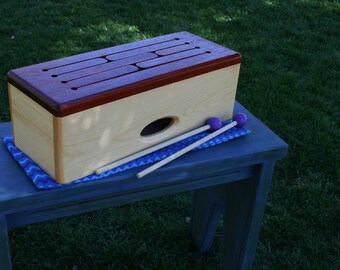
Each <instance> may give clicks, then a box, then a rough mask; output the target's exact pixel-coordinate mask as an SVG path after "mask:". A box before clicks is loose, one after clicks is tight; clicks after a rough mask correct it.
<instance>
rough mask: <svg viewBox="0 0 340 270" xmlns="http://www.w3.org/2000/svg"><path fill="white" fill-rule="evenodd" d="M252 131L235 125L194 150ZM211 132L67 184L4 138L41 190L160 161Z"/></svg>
mask: <svg viewBox="0 0 340 270" xmlns="http://www.w3.org/2000/svg"><path fill="white" fill-rule="evenodd" d="M230 122H231V121H230V120H228V121H225V122H224V123H223V124H224V125H227V124H228V123H230ZM249 133H250V130H247V129H245V128H237V127H234V128H232V129H229V130H228V131H226V132H224V133H222V134H220V135H219V136H217V137H215V138H213V139H211V140H209V141H207V142H206V143H203V144H201V145H200V146H198V147H196V148H195V149H193V151H194V150H199V149H203V148H207V147H211V146H214V145H218V144H221V143H224V142H227V141H230V140H232V139H235V138H238V137H241V136H244V135H247V134H249ZM208 134H209V132H202V133H199V134H197V135H194V136H191V137H189V138H187V139H184V140H182V141H180V142H177V143H175V144H172V145H170V146H167V147H165V148H163V149H160V150H157V151H155V152H153V153H151V154H148V155H145V156H143V157H140V158H137V159H135V160H133V161H130V162H128V163H126V164H124V165H122V166H119V167H117V168H114V169H112V170H109V171H107V172H104V173H102V174H100V175H96V174H94V173H93V174H91V175H88V176H85V177H83V178H80V179H78V180H75V181H73V182H70V183H67V184H59V183H57V182H55V180H54V179H53V178H52V177H51V176H49V175H48V174H47V173H46V172H45V171H43V170H42V169H41V168H40V167H39V166H38V165H37V164H36V163H34V162H33V161H32V160H31V159H30V158H29V157H28V156H26V155H25V154H24V153H23V152H22V151H21V150H20V149H18V148H17V147H16V146H15V145H14V143H13V137H12V136H5V137H4V138H3V141H4V143H5V145H6V147H7V149H8V150H9V152H10V153H11V155H12V156H13V157H14V159H15V160H16V161H17V162H18V163H19V164H20V166H21V167H22V168H23V170H24V171H25V173H26V174H27V176H28V177H29V178H30V179H31V180H32V182H33V184H34V185H35V186H36V187H37V188H38V189H41V190H45V189H53V188H60V187H65V186H70V185H76V184H80V183H84V182H89V181H97V180H99V179H102V178H104V177H106V176H109V175H112V174H116V173H119V172H123V171H126V170H129V169H132V168H136V167H139V166H143V165H147V164H151V163H154V162H157V161H160V160H162V159H164V158H166V157H168V156H170V155H172V154H174V153H176V152H178V151H179V150H181V149H182V148H184V147H186V146H188V145H190V144H192V143H194V142H195V141H198V140H199V139H201V138H203V137H205V136H207V135H208Z"/></svg>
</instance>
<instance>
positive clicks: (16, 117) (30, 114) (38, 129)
mask: <svg viewBox="0 0 340 270" xmlns="http://www.w3.org/2000/svg"><path fill="white" fill-rule="evenodd" d="M8 93H9V99H10V108H11V118H12V128H13V136H14V143H15V145H16V146H17V147H18V148H19V149H20V150H21V151H23V152H24V153H25V154H26V155H27V156H29V157H30V158H31V159H32V160H33V161H34V162H35V163H37V164H38V165H39V166H40V167H41V168H42V169H43V170H45V171H46V172H47V173H48V174H49V175H50V176H52V177H54V176H55V168H54V146H53V117H52V114H51V113H49V112H48V111H47V110H45V109H44V108H43V107H41V106H40V105H39V104H37V103H35V102H34V101H33V100H32V99H30V98H29V97H28V96H26V95H25V94H23V93H22V92H21V91H20V90H18V89H17V88H16V87H15V86H13V85H11V84H8Z"/></svg>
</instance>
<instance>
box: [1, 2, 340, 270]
mask: <svg viewBox="0 0 340 270" xmlns="http://www.w3.org/2000/svg"><path fill="white" fill-rule="evenodd" d="M0 17H1V21H0V76H1V81H0V109H1V121H9V120H10V117H9V108H8V95H7V83H6V74H7V72H8V71H9V70H10V69H13V68H18V67H22V66H26V65H31V64H35V63H39V62H43V61H47V60H52V59H56V58H60V57H65V56H70V55H73V54H77V53H82V52H86V51H90V50H95V49H101V48H105V47H110V46H114V45H118V44H123V43H127V42H132V41H136V40H140V39H146V38H150V37H155V36H159V35H163V34H168V33H172V32H177V31H183V30H186V31H189V32H192V33H194V34H197V35H200V36H202V37H204V38H206V39H209V40H212V41H214V42H216V43H219V44H222V45H224V46H226V47H229V48H232V49H233V50H235V51H238V52H240V53H241V54H242V56H243V62H242V66H241V73H240V78H239V85H238V91H237V99H238V101H239V102H241V103H242V104H243V105H244V106H245V107H246V108H247V109H249V110H250V111H251V112H252V113H254V114H255V115H256V116H257V117H258V118H259V119H261V120H262V121H263V122H264V123H265V124H267V125H268V126H269V127H270V128H271V129H272V130H274V131H275V132H276V133H277V134H278V135H279V136H280V137H281V138H283V139H284V140H285V141H286V142H287V143H288V144H289V154H288V156H287V157H286V159H284V160H283V161H280V162H279V163H278V166H277V168H276V171H275V175H274V178H273V182H272V186H271V193H270V197H269V201H268V204H267V208H266V212H265V216H264V221H263V225H262V229H261V235H260V239H259V243H258V248H257V254H256V259H255V265H254V268H255V269H339V268H340V261H339V242H340V239H339V231H340V228H339V224H340V220H339V209H340V203H339V180H340V170H339V168H340V160H339V159H340V158H339V149H340V147H339V146H340V145H339V144H340V143H339V141H340V124H339V106H340V97H339V93H340V85H339V81H340V71H339V70H340V67H339V62H340V61H339V60H340V59H339V55H340V54H339V52H340V38H339V37H340V5H339V3H338V1H287V2H284V1H269V0H268V1H165V0H164V1H124V0H121V1H116V2H111V1H89V0H85V1H84V0H83V1H80V0H79V1H78V0H72V1H53V2H52V1H38V0H36V1H33V0H32V1H11V0H9V1H1V2H0ZM9 181H10V179H9ZM190 203H191V200H190V194H189V193H182V194H177V195H173V196H167V197H163V198H159V199H154V200H148V201H144V202H140V203H134V204H129V205H126V206H123V207H119V208H110V209H105V210H101V211H97V212H92V213H89V214H84V215H79V216H74V217H69V218H64V219H60V220H54V221H49V222H43V223H39V224H35V225H31V226H26V227H22V228H17V229H13V230H11V232H10V239H11V249H12V258H13V268H14V269H72V268H74V269H76V268H78V269H217V268H218V263H219V256H218V250H219V240H220V237H221V235H220V230H218V232H217V237H216V241H215V242H214V245H213V248H212V250H211V252H209V253H208V254H204V255H200V254H197V253H196V251H195V249H194V247H193V246H192V245H191V242H190V241H189V239H188V238H187V234H186V232H187V225H188V224H187V217H188V216H189V215H190ZM0 269H1V267H0Z"/></svg>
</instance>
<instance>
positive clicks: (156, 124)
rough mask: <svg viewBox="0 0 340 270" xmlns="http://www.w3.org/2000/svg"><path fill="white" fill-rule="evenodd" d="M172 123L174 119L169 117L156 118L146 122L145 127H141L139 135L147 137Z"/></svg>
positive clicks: (163, 129)
mask: <svg viewBox="0 0 340 270" xmlns="http://www.w3.org/2000/svg"><path fill="white" fill-rule="evenodd" d="M173 123H174V119H173V118H171V117H165V118H161V119H158V120H156V121H153V122H152V123H150V124H148V125H147V126H146V127H145V128H143V130H142V131H141V133H140V135H141V136H142V137H148V136H152V135H156V134H159V133H160V132H162V131H165V130H167V129H168V128H169V127H170V126H172V124H173Z"/></svg>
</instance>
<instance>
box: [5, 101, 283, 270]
mask: <svg viewBox="0 0 340 270" xmlns="http://www.w3.org/2000/svg"><path fill="white" fill-rule="evenodd" d="M235 112H243V113H245V114H247V116H248V119H249V122H248V125H247V128H248V129H250V130H251V131H252V133H251V134H250V135H247V136H245V137H241V138H239V139H236V140H233V141H230V142H227V143H224V144H221V145H218V146H215V147H211V148H208V149H204V150H200V151H194V152H190V153H188V154H187V155H185V156H183V157H181V158H179V159H178V160H175V161H174V162H172V163H170V164H168V165H167V166H165V167H163V168H161V169H159V170H157V171H155V172H154V173H152V174H150V175H149V176H147V177H145V178H143V179H142V180H137V178H136V176H135V175H136V173H137V172H138V171H140V170H141V168H136V169H132V170H129V171H126V172H124V173H120V174H117V175H113V176H109V177H107V178H105V179H102V180H100V181H96V182H89V183H84V184H80V185H75V186H69V187H65V188H59V189H54V190H46V191H38V190H37V189H36V188H35V187H34V186H33V184H32V183H31V182H30V180H29V179H28V178H27V176H26V175H25V173H24V172H23V171H22V170H21V169H20V167H19V165H18V164H17V163H16V162H15V161H14V160H13V158H12V157H11V156H10V155H9V153H8V151H7V149H5V146H4V144H3V143H1V149H0V151H1V153H0V227H1V230H0V265H1V267H0V269H11V266H12V264H11V255H10V244H9V236H8V230H9V229H10V228H13V227H18V226H24V225H26V224H32V223H36V222H40V221H44V220H51V219H55V218H60V217H65V216H70V215H75V214H79V213H84V212H88V211H94V210H97V209H101V208H104V207H111V206H118V205H122V204H126V203H129V202H135V201H139V200H143V199H148V198H152V197H157V196H162V195H166V194H172V193H176V192H182V191H188V190H190V191H193V208H192V216H191V219H190V226H189V234H190V236H191V238H192V240H193V241H194V243H195V244H196V245H197V247H198V250H199V251H200V252H206V251H208V250H209V248H210V246H211V244H212V240H213V237H214V234H215V231H216V227H217V223H218V220H219V218H220V214H221V213H222V214H223V228H222V231H223V234H222V235H223V236H222V244H221V247H222V248H221V252H222V256H221V258H222V259H221V260H222V261H221V268H222V269H250V268H251V267H252V264H253V260H254V255H255V249H256V244H257V240H258V236H259V231H260V226H261V221H262V216H263V212H264V208H265V204H266V200H267V195H268V192H269V186H270V182H271V178H272V174H273V170H274V166H275V163H276V161H277V160H279V159H282V158H284V156H285V155H286V153H287V149H288V146H287V144H286V143H285V142H284V141H282V140H281V139H280V138H279V137H278V136H277V135H275V134H274V133H273V132H272V131H271V130H270V129H268V128H267V127H266V126H265V125H264V124H263V123H261V122H260V121H259V120H258V119H256V118H255V117H254V116H253V115H252V114H251V113H250V112H249V111H247V110H246V109H245V108H244V107H242V106H241V105H240V104H238V103H236V105H235ZM0 126H1V129H0V135H1V137H2V136H4V135H8V134H11V123H10V122H7V123H1V124H0Z"/></svg>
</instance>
